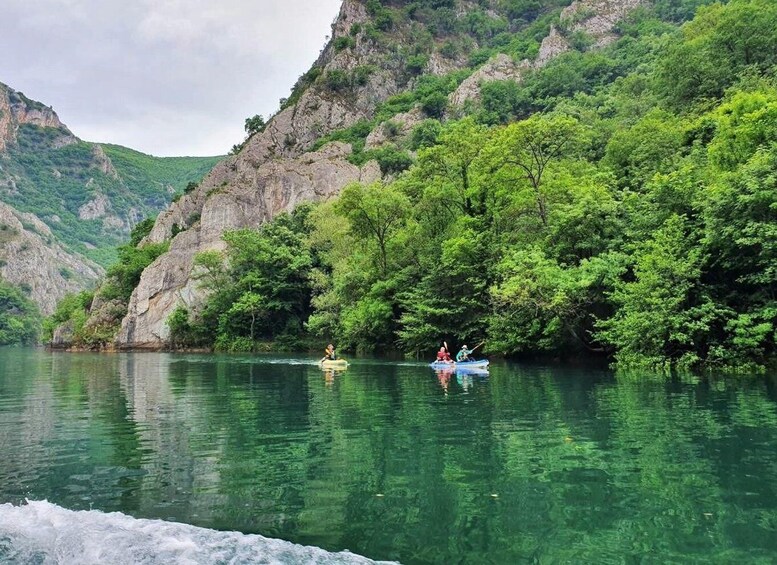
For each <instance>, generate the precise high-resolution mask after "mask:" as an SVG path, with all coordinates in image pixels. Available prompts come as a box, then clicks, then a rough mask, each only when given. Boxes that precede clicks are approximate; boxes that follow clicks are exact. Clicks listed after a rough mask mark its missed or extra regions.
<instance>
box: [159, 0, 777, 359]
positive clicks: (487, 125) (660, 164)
mask: <svg viewBox="0 0 777 565" xmlns="http://www.w3.org/2000/svg"><path fill="white" fill-rule="evenodd" d="M693 4H703V3H702V2H697V3H685V4H681V3H677V2H675V3H671V2H660V3H657V4H656V5H654V6H653V7H645V8H644V9H641V10H639V11H636V12H634V13H633V14H632V15H631V16H630V17H629V18H628V19H627V20H626V21H624V22H623V23H622V24H620V26H619V29H618V31H619V33H620V35H621V37H620V39H618V40H617V41H616V42H615V43H614V44H612V45H610V46H609V47H606V48H605V49H601V50H595V49H590V50H587V49H583V50H581V51H575V52H570V53H568V54H565V55H561V56H560V57H558V59H556V60H555V61H553V62H552V63H550V64H549V65H547V67H545V68H543V69H541V70H538V71H536V72H532V73H530V74H528V75H527V76H526V77H525V79H524V80H523V81H522V82H521V83H517V82H514V81H506V82H499V81H495V82H491V83H488V84H485V85H482V91H483V96H482V101H481V102H480V103H479V104H478V105H477V106H474V107H471V108H470V112H468V114H469V115H467V116H465V117H462V118H461V119H448V120H443V121H440V120H437V119H434V118H429V119H428V120H427V121H424V122H422V123H421V124H420V125H418V126H416V127H415V128H414V129H413V130H412V133H411V134H410V135H408V136H406V137H405V138H402V139H400V140H398V141H397V143H396V144H394V145H391V150H392V151H395V152H397V153H400V154H402V155H406V156H407V157H406V158H405V159H403V160H402V161H401V162H400V164H399V166H397V167H396V170H390V171H389V172H391V173H392V174H393V176H392V178H391V179H390V180H388V181H383V182H377V183H374V184H370V185H360V184H353V185H351V186H349V187H347V188H346V189H345V191H344V192H343V194H342V195H341V196H340V197H339V198H337V199H334V200H331V201H329V202H327V203H326V204H324V205H321V206H317V207H313V208H310V207H305V208H301V209H298V210H297V211H296V212H295V213H294V214H293V215H292V216H291V217H280V218H278V219H277V220H276V221H274V222H273V223H272V224H269V225H267V226H266V227H264V228H263V229H261V230H259V231H248V230H246V231H238V232H233V233H230V234H228V235H227V236H225V241H226V242H227V245H228V250H227V252H226V253H225V254H224V255H220V254H218V253H217V252H212V253H209V254H201V255H200V256H199V258H198V261H197V263H198V265H199V268H200V269H201V280H202V282H201V284H203V285H205V286H207V287H208V288H209V289H210V290H211V291H212V294H211V297H210V299H209V300H208V302H207V304H206V306H205V308H204V309H203V311H202V312H201V313H199V314H198V315H197V316H189V315H187V314H188V313H187V312H185V311H184V310H179V311H178V312H176V314H175V316H174V318H173V319H172V320H171V326H172V328H173V330H174V332H173V334H174V339H175V340H176V341H177V342H179V343H205V344H216V345H217V346H218V347H221V348H225V349H230V348H239V349H248V348H251V347H252V345H251V343H252V341H253V340H257V339H274V340H280V341H293V340H294V338H296V337H298V336H300V335H303V334H304V333H305V332H312V333H313V334H314V335H320V336H326V337H329V338H331V339H335V340H337V342H338V343H340V345H341V347H345V348H348V349H352V350H361V351H372V350H386V349H393V348H396V347H398V348H400V349H402V350H403V351H406V352H408V353H412V352H415V351H420V352H428V351H430V350H431V349H432V348H434V347H435V346H436V345H437V344H439V343H440V341H441V340H442V339H447V340H449V341H453V342H457V343H462V342H468V343H472V342H479V341H481V340H485V341H486V347H487V350H488V351H489V352H491V353H504V354H507V355H523V354H536V353H553V354H562V355H563V354H571V353H574V352H590V351H593V352H605V353H610V354H613V355H614V356H615V358H616V359H617V361H618V362H619V363H620V364H621V365H623V366H626V365H651V366H658V367H662V366H666V365H667V364H673V365H677V366H682V367H690V366H697V365H699V364H701V363H704V364H706V365H708V366H728V367H731V366H740V367H741V366H747V365H750V364H764V363H767V362H768V360H769V359H770V358H772V357H773V356H774V354H775V321H776V320H777V302H776V301H775V290H776V289H777V288H776V286H775V280H776V277H777V255H776V253H777V191H776V190H775V188H776V187H775V170H777V167H776V165H777V145H775V142H776V141H777V122H776V121H775V116H777V87H776V85H775V82H774V74H773V73H774V68H775V67H774V65H775V63H776V62H777V61H775V58H776V57H777V6H775V5H774V4H773V3H772V2H768V1H765V0H733V1H732V2H730V3H728V4H720V3H716V4H713V5H711V6H702V7H701V8H699V10H698V13H697V14H696V16H695V18H694V19H693V21H692V22H689V23H687V24H685V25H684V26H682V27H681V28H680V29H677V28H676V27H675V26H674V24H673V21H674V20H677V19H682V18H683V17H684V16H685V15H687V14H689V13H690V11H691V10H692V9H693V8H694V5H693ZM667 16H668V17H667ZM392 103H394V101H392V100H390V101H389V102H388V103H387V106H388V105H390V104H392ZM364 131H369V130H368V129H367V128H364ZM354 137H357V138H358V132H356V131H354V130H353V129H352V130H350V131H347V132H343V133H342V134H337V135H333V136H331V138H333V139H336V138H342V139H348V140H351V141H353V138H354ZM406 151H410V152H413V153H406ZM401 169H407V170H405V171H404V172H400V171H399V170H401ZM224 260H226V264H227V265H228V267H229V268H228V269H227V270H226V271H225V270H223V269H222V261H224Z"/></svg>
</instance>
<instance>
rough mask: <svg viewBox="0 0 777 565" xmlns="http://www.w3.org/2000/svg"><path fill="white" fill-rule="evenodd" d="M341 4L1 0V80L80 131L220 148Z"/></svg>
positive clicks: (280, 83) (138, 141) (127, 141)
mask: <svg viewBox="0 0 777 565" xmlns="http://www.w3.org/2000/svg"><path fill="white" fill-rule="evenodd" d="M340 1H341V0H0V82H4V83H6V84H8V85H9V86H10V87H11V88H14V89H16V90H19V91H21V92H23V93H24V94H25V95H27V96H28V97H29V98H32V99H34V100H39V101H40V102H43V103H44V104H47V105H50V106H53V107H54V110H56V112H57V113H58V114H59V117H60V119H61V120H62V121H63V122H64V123H65V124H67V125H68V127H69V128H70V129H71V130H72V131H73V133H75V134H76V135H77V136H78V137H80V138H81V139H85V140H87V141H100V142H107V143H118V144H120V145H125V146H127V147H131V148H133V149H138V150H140V151H144V152H146V153H151V154H153V155H160V156H168V155H219V154H225V153H226V152H227V151H229V149H230V148H231V147H232V145H234V144H235V143H238V142H240V141H242V139H243V136H244V130H243V122H244V120H245V118H247V117H249V116H253V115H254V114H263V115H264V116H265V117H266V116H267V115H268V114H270V113H272V112H274V111H276V110H277V108H278V100H279V99H280V98H281V97H284V96H288V94H289V92H290V90H291V87H292V85H293V84H294V82H295V81H296V79H297V78H298V77H299V76H300V75H301V74H302V73H303V72H305V71H306V70H307V69H308V68H309V67H310V65H311V64H312V63H313V61H315V59H316V57H318V53H319V51H320V49H321V48H322V47H323V46H324V42H325V39H326V37H327V36H328V35H329V33H330V32H331V27H330V26H331V23H332V21H333V20H334V18H335V16H336V15H337V12H338V9H339V7H340Z"/></svg>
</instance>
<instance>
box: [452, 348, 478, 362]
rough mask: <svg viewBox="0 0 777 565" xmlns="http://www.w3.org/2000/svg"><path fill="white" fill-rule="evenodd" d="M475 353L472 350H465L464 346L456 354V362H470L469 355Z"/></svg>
mask: <svg viewBox="0 0 777 565" xmlns="http://www.w3.org/2000/svg"><path fill="white" fill-rule="evenodd" d="M473 351H475V350H474V349H467V346H466V345H462V346H461V349H460V350H459V352H458V353H457V354H456V362H457V363H461V362H463V361H470V358H469V354H470V353H472V352H473Z"/></svg>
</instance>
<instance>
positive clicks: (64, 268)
mask: <svg viewBox="0 0 777 565" xmlns="http://www.w3.org/2000/svg"><path fill="white" fill-rule="evenodd" d="M102 274H103V270H102V268H101V267H99V266H98V265H96V264H94V263H92V262H91V261H89V260H88V259H86V258H84V257H81V256H79V255H75V254H72V253H68V252H67V251H65V249H63V248H62V247H61V246H60V245H59V244H58V243H56V241H55V240H54V237H53V235H52V234H51V231H50V230H49V228H48V226H47V225H46V224H44V223H43V222H41V221H40V220H39V219H38V218H37V217H36V216H34V215H33V214H23V213H21V212H19V211H17V210H15V209H14V208H12V207H11V206H8V205H7V204H3V203H0V277H2V278H3V280H6V281H8V282H10V283H11V284H13V285H15V286H20V287H21V288H23V289H26V290H28V291H29V296H30V298H31V299H32V300H33V301H34V302H35V303H36V304H37V305H38V307H39V308H40V309H41V312H43V313H44V314H46V315H48V314H51V313H53V312H54V309H55V308H56V305H57V302H58V301H59V300H61V299H62V298H63V297H64V296H65V295H66V294H68V293H73V292H78V291H80V290H83V289H84V288H87V287H89V286H93V285H94V284H96V282H97V280H98V279H99V278H100V277H101V276H102Z"/></svg>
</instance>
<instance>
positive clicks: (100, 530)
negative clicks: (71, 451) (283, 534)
mask: <svg viewBox="0 0 777 565" xmlns="http://www.w3.org/2000/svg"><path fill="white" fill-rule="evenodd" d="M0 563H12V564H21V563H25V564H26V563H41V564H63V565H65V564H75V563H78V564H98V563H100V564H103V563H111V564H114V565H123V564H127V565H129V564H132V565H135V564H149V565H150V564H158V563H160V564H161V563H165V564H170V563H172V564H186V565H197V564H200V563H202V564H205V563H207V564H211V563H224V564H227V563H229V564H238V563H241V564H242V563H267V564H270V563H272V564H298V563H315V564H322V565H323V564H340V563H346V564H351V563H354V564H368V563H375V561H371V560H369V559H367V558H365V557H361V556H358V555H356V554H353V553H350V552H348V551H343V552H340V553H330V552H328V551H325V550H323V549H319V548H317V547H308V546H302V545H296V544H293V543H290V542H286V541H282V540H275V539H269V538H265V537H262V536H258V535H247V534H241V533H239V532H219V531H216V530H209V529H206V528H198V527H195V526H189V525H186V524H178V523H175V522H165V521H163V520H140V519H135V518H132V517H131V516H127V515H125V514H121V513H110V514H106V513H104V512H99V511H96V510H89V511H72V510H67V509H65V508H62V507H60V506H57V505H56V504H51V503H49V502H45V501H42V502H33V501H27V504H24V505H21V506H13V505H11V504H0Z"/></svg>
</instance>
